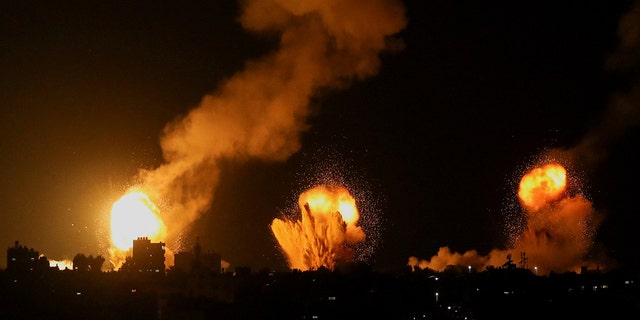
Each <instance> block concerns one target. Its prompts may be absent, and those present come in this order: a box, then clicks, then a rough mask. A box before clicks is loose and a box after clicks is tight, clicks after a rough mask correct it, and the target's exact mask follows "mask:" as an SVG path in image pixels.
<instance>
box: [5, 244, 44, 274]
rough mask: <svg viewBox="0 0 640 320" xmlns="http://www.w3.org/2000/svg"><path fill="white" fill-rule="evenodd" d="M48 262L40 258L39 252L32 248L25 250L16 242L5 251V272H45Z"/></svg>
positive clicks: (25, 248) (24, 247) (42, 257)
mask: <svg viewBox="0 0 640 320" xmlns="http://www.w3.org/2000/svg"><path fill="white" fill-rule="evenodd" d="M48 267H49V260H48V259H47V257H45V256H40V252H38V251H36V250H34V249H33V248H27V247H26V246H23V245H20V242H18V241H16V242H15V245H14V246H13V247H9V249H7V271H15V272H33V271H38V270H46V269H47V268H48Z"/></svg>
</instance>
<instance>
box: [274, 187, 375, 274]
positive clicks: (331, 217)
mask: <svg viewBox="0 0 640 320" xmlns="http://www.w3.org/2000/svg"><path fill="white" fill-rule="evenodd" d="M298 205H299V207H300V210H301V214H302V218H301V220H299V221H292V220H288V219H277V218H276V219H274V220H273V223H272V224H271V230H272V231H273V234H274V236H275V237H276V239H277V241H278V243H279V244H280V246H281V248H282V250H283V251H284V253H285V254H286V256H287V258H288V260H289V266H290V267H291V268H292V269H299V270H302V271H305V270H310V269H318V268H320V267H325V268H328V269H334V267H335V265H336V262H338V261H342V260H349V259H351V257H352V255H353V253H352V250H351V249H350V248H349V245H352V244H355V243H359V242H362V241H363V240H364V239H365V234H364V231H363V230H362V228H361V227H359V226H358V225H357V223H358V220H359V219H360V213H359V212H358V208H357V206H356V201H355V199H354V198H353V196H351V194H350V193H349V191H348V190H347V189H346V188H344V187H340V186H329V185H321V186H317V187H315V188H312V189H309V190H307V191H305V192H303V193H302V194H301V195H300V197H299V200H298Z"/></svg>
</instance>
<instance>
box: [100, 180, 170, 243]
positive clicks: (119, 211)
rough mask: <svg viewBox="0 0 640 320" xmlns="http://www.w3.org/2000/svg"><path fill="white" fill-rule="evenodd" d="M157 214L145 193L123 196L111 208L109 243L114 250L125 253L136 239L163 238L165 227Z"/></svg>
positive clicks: (136, 192) (133, 192) (157, 211)
mask: <svg viewBox="0 0 640 320" xmlns="http://www.w3.org/2000/svg"><path fill="white" fill-rule="evenodd" d="M158 214H159V210H158V208H157V207H156V206H155V205H154V204H153V202H152V201H151V199H149V197H148V196H147V195H146V194H145V193H143V192H140V191H132V192H130V193H127V194H125V195H124V196H122V197H121V198H120V199H119V200H118V201H116V202H115V203H114V204H113V206H112V207H111V242H112V243H113V245H114V246H115V247H116V249H118V250H122V251H127V250H129V249H130V248H131V247H132V246H133V240H135V239H137V238H138V237H148V238H150V239H158V238H161V237H163V236H164V234H165V233H166V227H165V225H164V223H163V222H162V220H161V219H160V217H159V216H158Z"/></svg>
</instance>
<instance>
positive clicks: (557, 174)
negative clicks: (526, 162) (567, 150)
mask: <svg viewBox="0 0 640 320" xmlns="http://www.w3.org/2000/svg"><path fill="white" fill-rule="evenodd" d="M566 186H567V171H566V170H565V168H564V167H563V166H562V165H560V164H558V163H549V164H546V165H544V166H541V167H537V168H534V169H532V170H531V171H529V173H527V174H526V175H524V176H523V177H522V179H521V180H520V187H519V189H518V197H519V198H520V202H521V203H522V205H523V206H524V207H525V208H526V209H527V210H529V211H538V210H540V209H541V208H542V207H544V206H545V205H547V204H548V203H550V202H551V201H554V200H556V199H558V198H559V197H560V196H562V194H563V193H564V191H565V189H566Z"/></svg>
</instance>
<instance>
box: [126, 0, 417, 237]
mask: <svg viewBox="0 0 640 320" xmlns="http://www.w3.org/2000/svg"><path fill="white" fill-rule="evenodd" d="M241 6H242V13H241V15H240V17H239V22H240V23H241V25H242V26H243V27H244V28H245V29H247V30H249V31H252V32H256V33H265V34H267V35H270V36H278V37H279V38H278V39H279V45H278V48H277V50H275V51H274V52H272V53H270V54H268V55H266V56H264V57H262V58H260V59H257V60H254V61H248V62H246V64H245V67H244V69H243V70H241V71H240V72H238V73H236V74H235V75H233V76H232V77H230V78H229V79H227V80H226V81H225V82H224V83H223V84H222V85H221V86H220V87H219V88H218V89H217V90H216V91H215V92H213V93H211V94H208V95H206V96H205V97H204V98H203V99H202V100H201V102H200V104H199V106H198V107H196V108H195V109H192V110H191V111H190V112H188V113H187V114H186V115H184V116H182V117H180V118H178V119H175V120H174V121H173V122H171V123H169V124H168V125H167V126H166V127H165V128H164V131H163V134H162V137H161V147H162V151H163V157H164V162H163V164H162V165H160V166H159V167H157V168H156V169H153V170H141V171H140V172H139V174H138V176H137V178H138V179H139V186H137V188H140V189H142V190H144V191H145V192H146V193H147V194H149V196H150V197H151V198H152V199H153V200H154V202H155V203H159V204H160V206H161V207H163V208H167V209H165V210H164V211H165V212H163V215H164V216H163V220H164V221H165V224H166V225H167V227H168V230H167V231H168V235H167V236H168V237H169V239H168V241H167V244H168V245H169V246H171V245H174V244H172V243H171V241H172V240H174V241H175V240H176V239H177V236H178V233H179V232H180V231H181V230H183V229H184V228H185V227H187V226H188V225H189V224H190V223H192V222H193V221H194V220H195V219H196V218H197V217H198V216H199V215H200V214H201V213H203V212H204V211H206V210H207V209H208V208H209V207H210V205H211V203H212V196H213V194H214V190H215V188H216V185H217V183H218V179H219V176H220V167H219V162H220V160H223V159H231V160H237V161H242V160H244V159H248V158H257V159H262V160H265V161H284V160H286V159H287V158H288V157H289V156H291V155H292V154H294V153H295V152H297V151H298V150H299V149H300V135H301V134H302V133H303V132H304V131H305V130H307V129H308V124H307V122H306V120H307V118H308V117H309V116H310V115H311V111H310V108H309V104H310V100H311V99H312V98H314V97H316V95H317V94H318V89H324V88H342V87H344V86H345V85H348V84H349V82H350V81H353V80H359V79H364V78H366V77H370V76H373V75H375V74H376V73H377V72H378V70H379V68H380V57H379V56H380V54H381V53H382V52H384V51H385V50H391V49H393V48H397V47H398V41H397V40H395V41H394V40H393V39H392V38H391V37H392V36H393V35H394V34H396V33H398V32H399V31H400V30H402V29H403V28H404V26H405V24H406V21H405V16H404V7H403V6H402V4H401V3H400V2H399V1H396V0H367V1H363V0H358V1H356V0H349V1H338V0H313V1H295V0H246V1H242V2H241Z"/></svg>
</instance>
